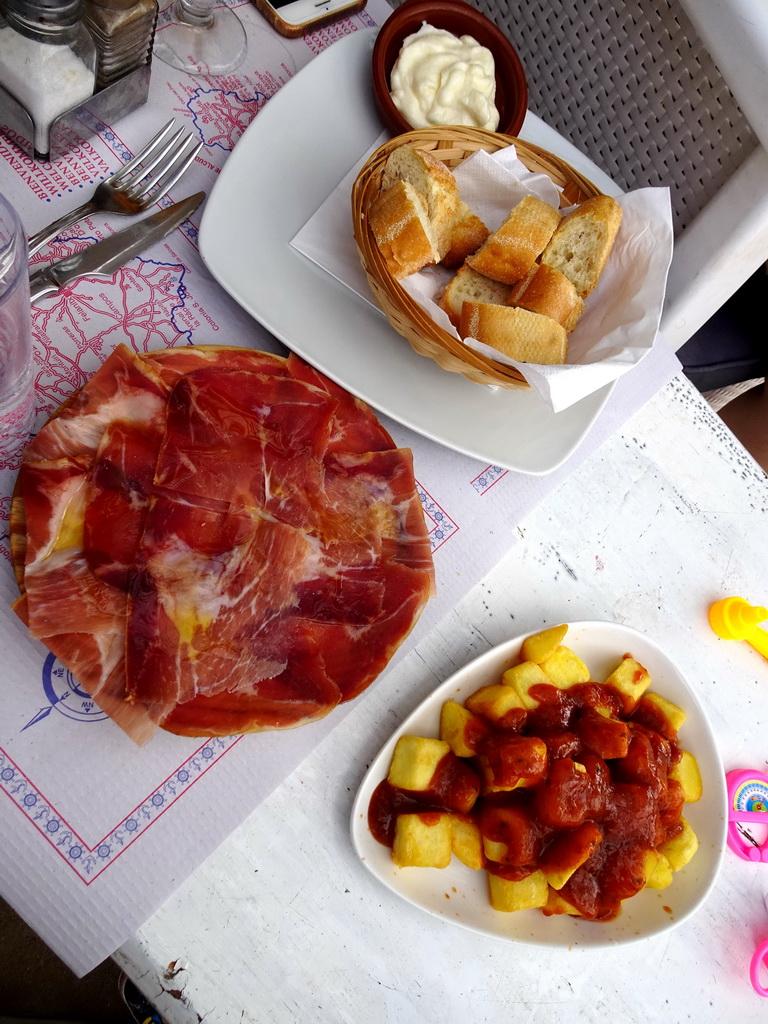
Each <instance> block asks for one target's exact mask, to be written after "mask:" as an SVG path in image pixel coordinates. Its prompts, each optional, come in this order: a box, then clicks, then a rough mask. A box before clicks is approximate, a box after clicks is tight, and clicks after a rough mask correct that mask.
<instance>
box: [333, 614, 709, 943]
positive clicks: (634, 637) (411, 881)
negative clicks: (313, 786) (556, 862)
mask: <svg viewBox="0 0 768 1024" xmlns="http://www.w3.org/2000/svg"><path fill="white" fill-rule="evenodd" d="M534 632H537V631H534ZM526 635H527V636H530V635H531V634H526ZM524 639H525V636H520V637H517V638H516V639H514V640H509V641H508V642H507V643H504V644H501V645H500V646H498V647H495V648H493V650H490V651H488V652H487V653H486V654H483V655H481V656H480V657H479V658H476V659H475V660H474V661H472V662H471V663H470V664H469V665H466V666H465V667H464V668H462V669H460V670H459V671H458V672H456V673H455V674H454V675H453V676H451V678H450V679H448V680H446V682H444V683H443V684H442V685H440V686H438V687H437V689H436V690H435V691H434V692H433V693H432V694H431V695H430V696H429V697H428V698H427V699H426V700H425V701H424V702H423V703H422V704H420V705H419V707H418V708H416V710H415V711H414V712H413V713H412V714H411V715H410V716H409V717H408V718H407V719H406V720H405V721H404V722H403V724H402V725H401V726H400V728H399V729H398V730H397V731H396V732H395V733H394V735H393V736H392V737H391V738H390V739H389V740H388V741H387V743H385V745H384V747H383V748H382V749H381V751H380V752H379V754H378V755H377V756H376V758H375V760H374V761H373V763H372V764H371V766H370V768H369V769H368V772H367V773H366V775H365V778H364V779H363V781H362V783H361V786H360V789H359V790H358V793H357V796H356V798H355V803H354V807H353V809H352V820H351V831H352V842H353V845H354V847H355V850H356V852H357V854H358V856H359V857H360V860H361V861H362V863H363V864H364V865H365V867H366V868H367V869H368V870H369V871H370V872H372V874H374V875H375V876H376V878H378V879H379V881H380V882H382V883H383V884H384V885H385V886H387V887H388V888H389V889H391V890H392V891H393V892H395V893H397V895H398V896H401V897H402V898H403V899H405V900H407V901H408V902H409V903H412V904H413V905H414V906H416V907H420V908H421V909H422V910H426V911H427V912H428V913H430V914H434V915H435V916H436V917H440V918H442V919H443V920H446V921H452V922H453V923H455V924H459V925H462V926H463V927H465V928H469V929H471V930H473V931H476V932H480V933H482V934H485V935H492V936H494V937H496V938H504V939H509V940H511V941H512V942H522V943H526V944H529V945H535V946H562V947H572V946H581V947H591V948H600V947H605V946H615V945H621V944H624V943H629V942H635V941H637V940H639V939H646V938H650V937H651V936H653V935H659V934H660V933H662V932H665V931H667V930H668V929H670V928H673V927H676V926H677V925H679V924H680V923H682V922H683V921H684V920H685V919H686V918H688V917H690V915H691V914H693V913H694V911H696V910H697V909H698V907H700V906H701V904H702V903H703V902H704V900H705V899H706V898H707V896H708V894H709V892H710V890H711V888H712V886H713V885H714V882H715V879H716V877H717V872H718V870H719V867H720V863H721V860H722V857H723V853H724V850H725V841H726V826H727V794H726V788H725V773H724V769H723V765H722V762H721V760H720V755H719V753H718V751H717V746H716V743H715V738H714V735H713V733H712V729H711V727H710V725H709V722H708V721H707V718H706V715H705V713H704V710H703V708H702V706H701V704H700V703H699V700H698V698H697V697H696V695H695V693H694V692H693V690H692V689H691V687H690V686H689V684H688V683H687V682H686V681H685V679H684V677H683V675H682V673H681V672H680V670H679V669H678V667H677V666H676V665H675V664H674V663H673V662H672V661H671V660H670V658H669V657H668V656H667V655H666V654H665V653H664V652H663V651H662V650H661V649H660V648H659V647H658V646H657V645H656V644H655V643H654V642H653V641H652V640H649V639H648V637H646V636H644V635H643V634H642V633H639V632H637V630H634V629H631V628H629V627H628V626H622V625H619V624H618V623H614V622H574V623H571V624H570V626H569V629H568V633H567V635H566V637H565V640H564V641H563V643H564V644H566V645H567V646H568V647H571V648H572V649H573V650H574V651H576V653H577V654H578V655H579V656H580V657H581V658H582V659H583V660H584V661H585V662H586V663H587V665H588V666H589V668H590V671H591V673H592V676H593V678H595V679H597V680H598V681H600V680H603V679H605V678H606V676H607V675H608V674H609V672H611V671H612V670H613V669H614V668H615V667H616V665H617V664H618V662H619V661H620V660H621V658H622V656H623V655H624V654H625V653H627V652H628V653H631V654H632V656H633V657H635V658H637V660H638V661H640V662H641V663H642V664H643V665H644V666H645V667H646V668H647V669H648V671H649V673H650V675H651V690H653V691H655V692H656V693H659V694H661V695H662V696H664V697H666V698H667V699H668V700H671V701H672V702H673V703H675V704H677V705H679V706H680V707H681V708H683V709H684V710H685V712H686V713H687V718H686V721H685V723H684V724H683V726H682V728H681V730H680V737H679V738H680V744H681V746H682V747H683V748H684V749H685V750H690V751H691V753H692V754H693V755H694V756H695V757H696V759H697V761H698V764H699V768H700V770H701V776H702V781H703V786H704V794H703V796H702V799H701V800H700V801H698V802H697V803H689V804H686V806H685V812H684V813H685V817H686V818H687V819H688V821H689V822H690V824H691V826H692V828H693V830H694V831H695V833H696V835H697V836H698V838H699V849H698V851H697V853H696V856H695V857H694V858H693V860H692V861H691V862H690V863H689V864H687V865H686V866H685V868H683V869H682V870H681V871H679V872H677V873H676V874H675V877H674V880H673V882H672V885H671V886H669V887H668V888H666V889H657V890H652V889H645V890H643V892H641V893H639V894H638V895H637V896H635V897H633V898H632V899H631V900H628V901H627V902H626V903H624V906H623V908H622V913H621V915H620V916H619V917H618V918H617V919H616V920H614V921H606V922H594V921H584V920H580V919H578V918H573V917H567V916H566V915H558V916H552V917H545V916H544V915H543V914H542V913H541V911H539V910H525V911H519V912H517V913H512V914H506V913H502V912H499V911H496V910H493V909H492V907H491V906H490V904H489V902H488V892H487V881H486V873H485V871H472V870H471V869H470V868H468V867H466V866H465V865H464V864H462V863H461V862H460V861H458V860H457V859H456V858H455V857H454V858H453V860H452V862H451V865H450V866H449V867H448V868H445V869H443V870H440V869H437V868H397V867H396V866H395V864H394V863H393V861H392V857H391V851H390V849H389V848H388V847H385V846H382V845H381V843H379V842H377V840H376V839H374V838H373V836H372V835H371V833H370V830H369V828H368V804H369V802H370V799H371V795H372V793H373V791H374V790H375V789H376V787H377V786H378V784H379V782H381V780H382V779H384V778H385V777H386V775H387V771H388V770H389V764H390V761H391V758H392V751H393V750H394V746H395V743H396V742H397V740H398V738H399V737H400V736H402V735H404V734H410V735H419V736H437V735H439V721H440V708H441V707H442V705H443V702H444V701H446V700H448V699H453V700H457V701H459V702H461V701H463V700H464V699H465V698H466V697H467V696H469V694H470V693H472V692H473V691H474V690H476V689H478V688H479V687H481V686H485V685H487V684H488V683H494V682H498V681H499V679H500V676H501V673H502V672H503V671H504V670H505V669H506V668H508V667H509V666H510V665H512V664H514V663H515V662H516V661H517V660H518V658H519V654H520V647H521V645H522V642H523V640H524Z"/></svg>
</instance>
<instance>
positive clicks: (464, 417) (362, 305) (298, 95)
mask: <svg viewBox="0 0 768 1024" xmlns="http://www.w3.org/2000/svg"><path fill="white" fill-rule="evenodd" d="M375 35H376V30H375V29H370V30H364V31H362V32H354V33H352V34H351V35H349V36H345V37H344V38H343V39H340V40H339V41H338V42H336V43H334V44H333V46H331V47H330V48H329V49H328V50H325V51H324V52H323V53H321V54H320V55H319V56H318V57H316V58H315V59H314V60H313V61H311V63H310V64H308V65H307V66H306V67H305V68H303V69H302V70H301V71H300V72H299V73H298V74H297V75H296V77H295V78H293V79H292V80H291V81H290V82H288V83H287V84H286V85H285V86H283V88H282V89H281V90H280V91H279V92H278V93H277V94H276V95H275V96H273V97H272V98H271V99H270V100H269V102H268V103H267V104H266V106H265V107H264V108H263V109H262V110H261V111H259V113H258V115H257V116H256V118H254V120H253V122H252V123H251V125H250V126H249V127H248V129H247V130H246V131H245V133H244V134H243V136H242V138H241V139H240V140H239V142H238V143H237V146H236V147H235V149H234V151H233V153H232V155H231V156H230V157H229V159H228V160H227V162H226V164H225V165H224V168H223V170H222V172H221V174H220V175H219V178H218V180H217V182H216V185H215V186H214V188H213V190H212V192H211V195H210V197H209V199H208V202H207V204H206V207H205V212H204V214H203V220H202V223H201V226H200V252H201V255H202V257H203V260H204V261H205V263H206V264H207V266H208V268H209V269H210V271H211V273H212V274H213V275H214V277H215V278H216V279H217V280H218V282H219V283H220V284H221V285H222V287H223V288H224V289H226V291H227V292H229V294H230V295H231V296H232V297H233V298H234V299H235V300H236V301H237V302H238V303H240V305H241V306H242V307H243V308H244V309H245V310H247V312H249V313H250V314H251V315H252V316H253V317H255V319H257V320H258V321H260V322H261V323H262V324H263V325H264V326H265V327H266V328H267V329H268V330H269V331H271V332H272V334H274V335H275V337H277V338H278V339H279V340H280V341H282V342H283V343H284V344H285V345H287V346H288V347H289V348H290V349H292V350H293V351H294V352H296V353H297V354H298V355H300V356H302V357H303V358H304V359H306V360H307V361H308V362H310V363H312V365H313V366H316V367H317V368H318V369H320V370H322V371H323V372H324V373H326V374H327V375H328V376H329V377H331V378H332V379H333V380H335V381H336V382H337V383H339V384H341V385H342V386H343V387H345V388H347V390H349V391H351V392H352V393H353V394H355V395H357V396H358V397H359V398H362V399H363V400H364V401H366V402H368V403H369V404H370V405H371V406H373V407H374V408H375V409H377V410H378V411H379V412H382V413H385V414H386V415H388V416H391V417H392V419H394V420H396V421H397V422H398V423H402V424H403V425H404V426H406V427H410V428H411V429H412V430H415V431H416V432H417V433H419V434H422V435H423V436H425V437H428V438H431V439H432V440H434V441H437V442H438V443H440V444H443V445H445V446H447V447H448V448H452V449H454V450H455V451H458V452H462V453H463V454H465V455H469V456H471V457H473V458H476V459H479V460H480V461H482V462H484V463H485V464H490V465H494V466H500V467H502V468H504V469H512V470H517V471H518V472H520V473H528V474H532V475H542V474H545V473H550V472H552V471H553V470H554V469H557V467H558V466H560V465H561V464H562V463H563V462H564V461H565V460H566V459H567V458H568V456H569V455H571V454H572V452H573V451H574V450H575V448H576V447H577V446H578V445H579V443H580V442H581V440H582V439H583V438H584V436H585V435H586V433H587V432H588V430H589V428H590V427H591V426H592V424H593V422H594V421H595V418H596V417H597V415H598V414H599V412H600V410H601V409H602V408H603V406H604V405H605V402H606V400H607V399H608V396H609V395H610V393H611V391H612V390H613V387H614V385H613V384H608V385H606V386H605V387H603V388H601V389H600V390H599V391H597V392H595V393H594V394H592V395H589V396H588V397H587V398H584V399H582V400H581V401H580V402H577V403H576V404H575V405H573V406H571V407H570V408H568V409H565V410H564V411H563V412H560V413H554V412H552V411H551V410H550V409H548V408H547V406H546V405H545V404H544V402H543V401H542V400H541V399H540V398H539V397H538V396H537V395H536V394H535V393H534V392H533V391H531V390H526V391H505V390H503V389H501V388H499V389H496V390H493V389H491V388H488V387H484V386H483V385H481V384H474V383H472V382H471V381H469V380H467V379H466V378H465V377H463V376H461V375H460V374H457V373H449V372H447V371H446V370H442V369H441V368H440V367H439V366H438V365H437V364H436V363H434V362H433V361H432V360H431V359H427V358H425V357H423V356H420V355H418V354H417V353H416V352H414V351H413V349H412V348H411V346H410V345H409V344H408V342H407V341H406V340H405V338H402V337H401V336H400V335H399V334H398V333H397V332H396V331H395V330H394V328H392V327H391V326H390V324H389V322H388V321H387V319H386V317H385V316H384V314H383V313H382V312H380V311H379V310H378V309H375V308H373V307H372V306H371V305H370V304H369V303H368V302H365V301H364V300H363V299H361V298H360V297H359V296H357V295H355V294H354V292H352V291H351V290H350V289H349V288H347V287H346V286H345V285H343V284H340V283H339V282H338V281H337V280H336V279H335V278H333V277H332V276H331V275H330V274H327V273H326V272H325V271H324V270H321V269H320V268H319V267H318V266H316V265H315V264H314V263H313V262H312V261H311V260H309V259H307V258H306V257H305V256H303V255H302V254H301V253H299V252H297V251H296V249H295V248H293V247H292V246H291V244H290V243H291V239H292V238H293V237H294V235H295V234H296V233H297V231H298V230H299V229H300V228H301V227H303V225H304V224H305V223H306V222H307V221H308V220H309V218H310V217H311V216H312V214H313V213H314V212H315V211H316V210H317V209H318V207H320V206H321V205H322V203H323V202H324V201H325V199H326V198H327V197H328V195H330V193H331V192H332V191H333V190H334V189H335V188H336V186H337V185H338V184H339V182H340V181H341V179H342V178H343V177H344V176H345V175H346V174H347V172H348V171H349V170H350V168H351V167H353V166H354V165H355V164H356V163H357V162H358V160H359V159H360V158H361V157H362V156H363V154H364V153H365V152H366V151H367V150H368V149H369V148H370V146H371V145H372V144H373V143H374V141H375V140H376V139H377V138H378V136H379V135H380V134H381V131H382V125H381V122H380V121H379V119H378V116H377V114H376V112H375V108H374V105H373V97H372V94H371V85H370V78H371V72H370V62H371V50H372V47H373V41H374V38H375ZM351 231H352V228H351V206H350V234H351Z"/></svg>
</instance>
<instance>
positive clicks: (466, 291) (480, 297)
mask: <svg viewBox="0 0 768 1024" xmlns="http://www.w3.org/2000/svg"><path fill="white" fill-rule="evenodd" d="M508 294H509V285H506V284H501V282H500V281H492V280H491V279H490V277H483V275H482V274H478V272H477V271H476V270H473V269H472V267H470V266H468V265H467V264H466V263H465V264H464V266H463V267H461V268H460V269H459V270H457V271H456V273H455V274H454V275H453V277H452V278H451V280H450V281H449V282H448V284H447V285H446V286H445V290H444V291H443V294H442V295H441V296H440V300H439V302H438V305H439V306H440V308H441V309H443V310H445V312H446V313H447V314H448V317H449V319H450V321H451V323H452V324H453V325H454V327H456V328H458V326H459V323H460V321H461V307H462V304H463V303H465V302H491V303H499V304H500V305H504V304H505V303H506V301H507V296H508Z"/></svg>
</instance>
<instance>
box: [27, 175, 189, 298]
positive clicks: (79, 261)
mask: <svg viewBox="0 0 768 1024" xmlns="http://www.w3.org/2000/svg"><path fill="white" fill-rule="evenodd" d="M203 199H205V192H196V193H195V195H193V196H190V197H189V198H188V199H182V200H181V202H180V203H174V204H173V205H172V206H167V207H166V208H165V209H164V210H160V212H159V213H153V214H152V216H151V217H145V218H144V220H141V221H139V222H138V223H137V224H131V226H130V227H127V228H124V229H123V230H122V231H118V232H117V233H116V234H114V235H111V236H110V237H109V238H105V239H104V240H103V241H102V242H95V243H94V244H93V245H90V246H88V248H87V249H83V250H82V251H81V252H78V253H75V254H74V256H67V258H66V259H63V260H59V262H58V263H53V264H51V266H49V267H43V268H42V269H41V270H36V271H35V273H34V274H31V275H30V278H29V290H30V295H31V299H32V302H36V301H37V300H38V299H40V298H42V297H43V296H44V295H51V294H52V293H53V292H56V291H58V290H59V288H63V287H64V285H67V284H69V283H70V281H74V280H76V278H78V277H83V276H86V275H87V276H90V277H96V276H104V277H111V275H112V274H114V272H115V271H116V270H118V269H119V268H120V267H122V266H123V265H124V264H126V263H127V262H128V260H130V259H133V257H134V256H138V254H139V253H141V252H144V250H145V249H148V248H149V246H150V245H152V243H153V242H157V241H159V240H160V239H161V238H164V237H165V236H166V235H168V234H170V233H171V231H173V230H174V228H177V227H178V226H179V224H182V223H183V222H184V221H185V220H186V219H187V217H189V216H190V215H191V214H192V213H194V211H195V210H196V209H197V208H198V206H199V205H200V203H202V201H203Z"/></svg>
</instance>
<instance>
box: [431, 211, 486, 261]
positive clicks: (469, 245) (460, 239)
mask: <svg viewBox="0 0 768 1024" xmlns="http://www.w3.org/2000/svg"><path fill="white" fill-rule="evenodd" d="M489 234H490V231H489V230H488V228H487V227H486V226H485V224H483V222H482V220H481V219H480V218H479V217H478V216H477V214H476V213H473V212H472V210H471V209H470V208H469V207H468V206H467V204H466V203H465V202H464V200H463V199H460V200H459V206H458V210H457V211H456V216H455V217H454V220H453V224H452V226H451V236H450V244H449V246H448V252H447V253H446V254H445V255H444V256H443V258H442V260H441V261H440V262H441V263H442V264H443V266H444V267H451V268H453V267H460V266H461V264H462V263H463V262H464V260H465V259H466V258H467V256H471V255H472V253H473V252H476V251H477V250H478V249H479V248H480V246H481V245H482V244H483V242H484V241H485V240H486V238H487V237H488V235H489Z"/></svg>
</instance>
